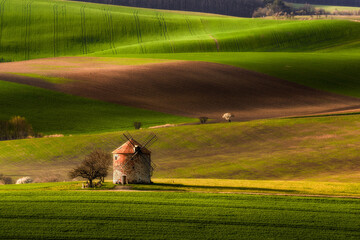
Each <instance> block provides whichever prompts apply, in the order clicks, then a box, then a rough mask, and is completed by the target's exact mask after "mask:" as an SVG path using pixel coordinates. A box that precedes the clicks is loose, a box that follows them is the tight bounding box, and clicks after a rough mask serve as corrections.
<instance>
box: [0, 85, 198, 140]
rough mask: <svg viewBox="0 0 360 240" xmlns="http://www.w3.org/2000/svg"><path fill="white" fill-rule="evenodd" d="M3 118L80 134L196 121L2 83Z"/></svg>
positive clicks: (38, 128)
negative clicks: (13, 118) (22, 120)
mask: <svg viewBox="0 0 360 240" xmlns="http://www.w3.org/2000/svg"><path fill="white" fill-rule="evenodd" d="M0 108H1V112H0V119H3V120H5V119H9V118H10V117H12V116H17V115H20V116H23V117H25V118H26V119H27V120H28V121H29V123H30V124H32V126H33V128H34V130H35V131H37V132H42V133H44V134H78V133H91V132H107V131H118V130H125V129H134V125H133V124H134V122H141V123H142V124H143V127H149V126H156V125H163V124H167V123H183V122H189V121H195V120H194V119H191V118H186V117H181V116H174V115H170V114H164V113H159V112H155V111H149V110H144V109H139V108H132V107H126V106H121V105H117V104H112V103H107V102H102V101H97V100H93V99H87V98H82V97H78V96H73V95H69V94H64V93H59V92H56V91H51V90H45V89H42V88H38V87H32V86H28V85H23V84H17V83H11V82H5V81H1V80H0Z"/></svg>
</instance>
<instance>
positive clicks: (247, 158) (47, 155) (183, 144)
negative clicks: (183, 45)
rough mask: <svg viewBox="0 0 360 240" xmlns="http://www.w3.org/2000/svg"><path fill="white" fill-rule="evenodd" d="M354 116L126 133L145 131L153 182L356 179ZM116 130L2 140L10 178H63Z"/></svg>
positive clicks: (115, 136)
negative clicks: (151, 140) (151, 136)
mask: <svg viewBox="0 0 360 240" xmlns="http://www.w3.org/2000/svg"><path fill="white" fill-rule="evenodd" d="M358 128H359V115H344V116H332V117H314V118H297V119H274V120H258V121H251V122H244V123H231V124H206V125H197V126H181V127H172V128H163V129H151V130H145V129H144V130H141V131H132V132H131V134H132V135H133V136H134V137H135V138H136V139H138V140H140V141H141V140H142V139H143V138H144V137H146V136H147V134H148V133H149V132H154V133H156V134H157V136H158V138H159V140H158V142H157V143H156V144H155V145H154V146H153V147H152V149H151V150H152V152H153V161H154V162H155V163H156V164H157V165H158V167H157V169H156V171H155V173H154V177H156V178H160V177H161V178H184V177H186V178H189V177H190V178H225V177H226V178H233V179H263V180H270V179H274V180H275V179H276V180H280V179H282V180H301V179H302V180H316V181H358V180H359V179H360V174H359V173H360V165H359V161H358V159H359V158H358V149H359V147H360V146H359V142H360V141H359V136H358V134H357V133H358V131H357V130H358ZM121 135H122V133H121V132H114V133H104V134H91V135H74V136H67V137H59V138H47V139H46V138H43V139H29V140H14V141H3V142H0V163H1V165H2V170H3V172H4V173H7V174H9V175H13V176H24V175H32V176H41V175H46V176H48V175H62V176H66V174H67V172H68V171H69V170H70V169H71V168H72V167H73V166H75V165H76V164H77V163H79V162H80V161H81V160H82V159H83V157H84V156H85V155H86V154H88V153H89V152H90V151H91V150H92V149H93V148H95V147H98V148H102V149H104V150H106V151H108V152H111V151H112V150H114V149H115V148H117V147H118V146H120V145H121V144H122V143H123V140H122V138H121Z"/></svg>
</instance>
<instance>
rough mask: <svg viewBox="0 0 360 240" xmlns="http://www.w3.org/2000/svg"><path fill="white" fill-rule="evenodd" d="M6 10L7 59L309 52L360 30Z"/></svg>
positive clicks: (117, 11)
mask: <svg viewBox="0 0 360 240" xmlns="http://www.w3.org/2000/svg"><path fill="white" fill-rule="evenodd" d="M1 9H2V11H1V16H0V19H2V20H1V24H0V45H1V49H0V57H2V59H3V61H18V60H28V59H34V58H44V57H58V56H75V55H86V54H91V53H92V54H95V53H107V54H112V55H114V56H119V55H120V54H126V53H127V54H129V53H131V54H134V53H140V54H146V53H182V52H218V51H220V52H249V51H251V52H269V51H271V52H273V51H281V52H301V51H306V52H310V51H315V50H320V49H325V48H329V47H334V46H341V45H344V44H349V43H351V42H358V39H359V36H360V28H359V25H360V23H356V22H350V21H325V20H322V21H284V20H281V21H279V20H278V21H276V20H265V19H243V18H233V17H225V16H207V15H197V14H189V13H174V12H167V11H160V10H149V9H139V8H127V7H119V6H110V5H99V4H87V3H78V2H71V1H69V2H68V1H51V2H49V1H45V0H36V1H27V0H24V1H22V0H13V1H2V4H1ZM18 9H22V10H21V11H18Z"/></svg>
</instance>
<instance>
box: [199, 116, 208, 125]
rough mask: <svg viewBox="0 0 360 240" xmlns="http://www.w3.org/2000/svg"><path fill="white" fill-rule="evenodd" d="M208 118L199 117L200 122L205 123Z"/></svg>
mask: <svg viewBox="0 0 360 240" xmlns="http://www.w3.org/2000/svg"><path fill="white" fill-rule="evenodd" d="M208 119H209V118H208V117H199V120H200V123H201V124H205V123H206V122H207V120H208Z"/></svg>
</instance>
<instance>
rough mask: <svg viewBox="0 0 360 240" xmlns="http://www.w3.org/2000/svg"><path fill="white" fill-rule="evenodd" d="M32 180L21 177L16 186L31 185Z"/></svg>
mask: <svg viewBox="0 0 360 240" xmlns="http://www.w3.org/2000/svg"><path fill="white" fill-rule="evenodd" d="M32 182H33V180H32V178H31V177H23V178H19V179H18V180H17V181H16V184H26V183H32Z"/></svg>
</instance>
